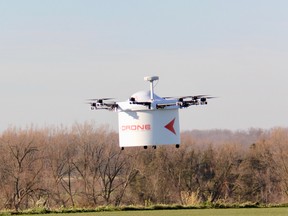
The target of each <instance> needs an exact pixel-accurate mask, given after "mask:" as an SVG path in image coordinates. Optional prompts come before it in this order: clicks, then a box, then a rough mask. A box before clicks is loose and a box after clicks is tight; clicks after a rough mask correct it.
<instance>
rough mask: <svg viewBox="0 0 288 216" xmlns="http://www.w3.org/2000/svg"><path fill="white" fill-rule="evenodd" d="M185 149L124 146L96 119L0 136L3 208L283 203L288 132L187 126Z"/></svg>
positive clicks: (286, 193) (11, 131) (287, 183)
mask: <svg viewBox="0 0 288 216" xmlns="http://www.w3.org/2000/svg"><path fill="white" fill-rule="evenodd" d="M181 136H182V138H181V139H182V143H181V146H180V148H179V149H176V148H175V146H174V145H173V146H159V147H157V149H155V150H154V149H152V148H148V149H147V150H144V149H143V148H140V147H139V148H138V147H137V148H125V150H123V151H121V150H120V148H119V146H118V134H117V133H116V132H114V131H113V130H111V129H109V128H108V127H104V128H103V127H97V126H95V124H93V123H85V124H75V125H74V126H72V127H71V128H64V127H51V128H45V129H38V128H33V127H31V128H26V129H16V128H10V129H7V130H6V131H4V132H3V133H2V134H1V136H0V209H14V210H21V209H28V208H34V207H37V206H38V207H47V208H59V207H96V206H100V205H115V206H119V205H150V204H159V203H161V204H182V205H196V204H199V203H203V202H210V203H215V202H225V203H244V202H259V203H285V202H287V201H288V200H287V198H288V129H287V128H274V129H271V130H261V129H251V130H247V131H237V132H232V131H229V130H212V131H186V132H183V133H182V134H181Z"/></svg>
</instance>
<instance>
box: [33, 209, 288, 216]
mask: <svg viewBox="0 0 288 216" xmlns="http://www.w3.org/2000/svg"><path fill="white" fill-rule="evenodd" d="M93 215H95V216H116V215H117V216H134V215H136V216H137V215H140V216H141V215H143V216H144V215H145V216H150V215H151V216H193V215H195V216H255V215H257V216H258V215H259V216H262V215H263V216H287V215H288V208H243V209H187V210H145V211H112V212H91V213H70V214H67V213H66V214H48V215H47V214H39V215H37V216H93Z"/></svg>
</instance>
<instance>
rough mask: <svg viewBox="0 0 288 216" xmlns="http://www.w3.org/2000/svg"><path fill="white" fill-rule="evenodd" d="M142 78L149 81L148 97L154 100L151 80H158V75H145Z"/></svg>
mask: <svg viewBox="0 0 288 216" xmlns="http://www.w3.org/2000/svg"><path fill="white" fill-rule="evenodd" d="M144 80H145V81H148V82H150V99H151V101H153V100H154V85H153V82H154V81H156V80H159V77H158V76H147V77H144Z"/></svg>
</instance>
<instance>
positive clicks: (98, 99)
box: [87, 98, 114, 101]
mask: <svg viewBox="0 0 288 216" xmlns="http://www.w3.org/2000/svg"><path fill="white" fill-rule="evenodd" d="M112 99H114V98H90V99H87V100H90V101H101V100H102V101H104V100H112Z"/></svg>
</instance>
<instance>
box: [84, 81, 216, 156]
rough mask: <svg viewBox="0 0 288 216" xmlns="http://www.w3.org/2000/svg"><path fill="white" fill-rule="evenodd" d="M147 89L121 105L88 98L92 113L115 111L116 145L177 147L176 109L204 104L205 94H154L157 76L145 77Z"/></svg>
mask: <svg viewBox="0 0 288 216" xmlns="http://www.w3.org/2000/svg"><path fill="white" fill-rule="evenodd" d="M144 80H145V81H147V82H150V90H148V91H139V92H136V93H135V94H133V95H132V96H131V97H130V98H129V99H128V100H126V101H123V102H117V101H114V99H113V98H99V99H88V101H89V102H88V103H89V104H90V108H91V110H109V111H114V112H118V128H119V146H120V148H121V149H122V150H124V148H125V147H136V146H142V147H144V149H147V148H148V146H152V148H153V149H156V148H157V146H159V145H172V144H173V145H175V146H176V148H179V147H180V125H179V112H178V111H179V109H183V108H188V107H190V106H197V105H207V104H208V99H211V98H213V97H211V96H208V95H194V96H182V97H160V96H158V95H156V94H155V93H154V87H155V83H154V82H155V81H158V80H159V77H158V76H147V77H144Z"/></svg>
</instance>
